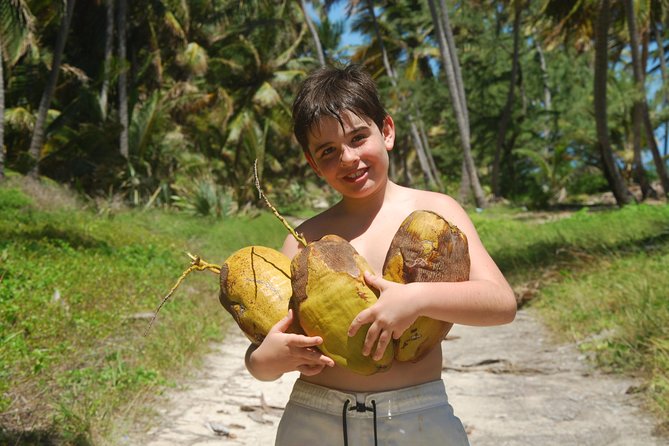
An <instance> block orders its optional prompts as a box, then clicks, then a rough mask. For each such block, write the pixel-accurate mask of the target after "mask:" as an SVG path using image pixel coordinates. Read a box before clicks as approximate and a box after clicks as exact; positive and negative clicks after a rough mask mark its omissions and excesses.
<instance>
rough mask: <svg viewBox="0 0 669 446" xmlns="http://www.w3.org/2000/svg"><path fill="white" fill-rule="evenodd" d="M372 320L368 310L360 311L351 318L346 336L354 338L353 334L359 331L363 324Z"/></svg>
mask: <svg viewBox="0 0 669 446" xmlns="http://www.w3.org/2000/svg"><path fill="white" fill-rule="evenodd" d="M373 320H374V318H373V316H372V312H371V310H370V309H369V308H368V309H366V310H362V311H361V312H360V313H358V315H357V316H356V317H355V318H353V322H351V325H349V327H348V335H349V336H351V337H352V336H355V334H356V333H357V332H358V330H360V327H362V326H363V325H365V324H369V323H371V322H372V321H373Z"/></svg>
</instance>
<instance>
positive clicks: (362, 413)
mask: <svg viewBox="0 0 669 446" xmlns="http://www.w3.org/2000/svg"><path fill="white" fill-rule="evenodd" d="M275 444H276V446H303V445H318V446H330V445H332V446H335V445H345V444H347V445H350V446H368V445H369V446H372V445H375V444H378V445H383V446H391V445H398V446H399V445H426V446H427V445H429V446H434V445H443V446H469V441H468V440H467V434H466V433H465V429H464V427H463V426H462V423H461V422H460V419H459V418H457V417H456V416H455V415H453V408H452V407H451V405H450V404H449V403H448V397H447V396H446V391H445V389H444V383H443V381H442V380H438V381H433V382H429V383H426V384H420V385H417V386H413V387H406V388H403V389H399V390H393V391H389V392H378V393H347V392H341V391H338V390H332V389H329V388H327V387H322V386H317V385H314V384H310V383H307V382H305V381H302V380H300V379H298V380H297V381H296V382H295V386H294V387H293V392H292V393H291V395H290V400H289V401H288V404H287V405H286V410H285V412H284V414H283V417H282V418H281V422H280V423H279V429H278V432H277V436H276V443H275Z"/></svg>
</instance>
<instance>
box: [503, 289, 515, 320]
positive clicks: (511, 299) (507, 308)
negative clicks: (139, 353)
mask: <svg viewBox="0 0 669 446" xmlns="http://www.w3.org/2000/svg"><path fill="white" fill-rule="evenodd" d="M517 310H518V303H517V301H516V295H515V294H514V292H513V290H511V289H509V293H507V296H506V297H505V299H504V308H503V309H502V311H501V316H502V317H501V319H502V322H501V323H502V324H510V323H511V322H513V320H514V319H515V318H516V311H517Z"/></svg>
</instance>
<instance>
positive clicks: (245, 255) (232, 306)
mask: <svg viewBox="0 0 669 446" xmlns="http://www.w3.org/2000/svg"><path fill="white" fill-rule="evenodd" d="M220 283H221V288H220V294H219V300H220V301H221V304H222V305H223V307H225V309H226V310H227V311H228V312H229V313H230V314H231V315H232V317H233V318H234V319H235V322H237V325H239V328H240V329H241V330H242V331H243V332H244V334H246V336H247V337H248V338H249V339H250V340H251V342H253V343H254V344H260V343H261V342H262V341H263V339H265V336H266V335H267V333H268V332H269V330H270V328H272V326H273V325H274V324H276V323H277V322H278V321H279V320H280V319H281V318H283V317H284V316H286V314H287V313H288V304H289V300H290V295H291V293H292V289H291V283H290V259H289V258H288V257H286V256H285V255H284V254H282V253H280V252H279V251H277V250H275V249H272V248H266V247H264V246H247V247H245V248H242V249H240V250H239V251H236V252H234V253H233V254H232V255H230V257H228V258H227V259H226V260H225V263H224V264H223V265H222V266H221V273H220Z"/></svg>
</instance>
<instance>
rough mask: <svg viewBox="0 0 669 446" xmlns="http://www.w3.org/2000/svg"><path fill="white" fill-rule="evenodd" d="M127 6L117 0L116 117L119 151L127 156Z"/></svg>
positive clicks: (122, 1)
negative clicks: (117, 61)
mask: <svg viewBox="0 0 669 446" xmlns="http://www.w3.org/2000/svg"><path fill="white" fill-rule="evenodd" d="M127 13H128V7H127V2H126V0H118V59H119V61H120V63H121V65H122V66H121V71H120V72H119V74H118V118H119V122H120V123H121V134H120V136H119V153H120V154H121V156H123V157H124V158H128V132H129V128H128V121H129V117H128V66H127V60H126V51H127V47H126V35H125V34H126V16H127Z"/></svg>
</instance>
